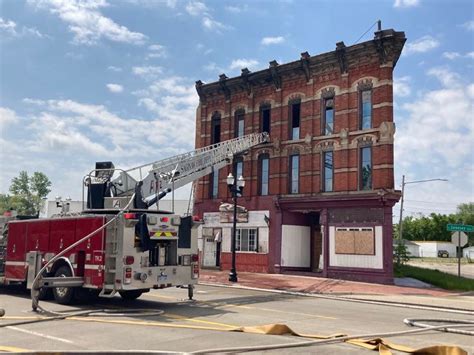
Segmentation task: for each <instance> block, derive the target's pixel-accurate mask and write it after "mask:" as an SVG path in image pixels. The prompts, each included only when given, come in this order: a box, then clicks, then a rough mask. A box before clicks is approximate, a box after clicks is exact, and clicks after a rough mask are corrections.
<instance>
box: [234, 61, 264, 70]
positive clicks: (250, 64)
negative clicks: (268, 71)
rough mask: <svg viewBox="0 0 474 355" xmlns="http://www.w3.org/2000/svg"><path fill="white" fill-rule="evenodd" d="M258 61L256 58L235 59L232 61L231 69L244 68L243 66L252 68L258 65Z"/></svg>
mask: <svg viewBox="0 0 474 355" xmlns="http://www.w3.org/2000/svg"><path fill="white" fill-rule="evenodd" d="M258 64H259V63H258V61H257V60H255V59H235V60H233V61H232V63H230V65H229V69H230V70H235V69H242V68H248V69H252V68H255V67H256V66H257V65H258Z"/></svg>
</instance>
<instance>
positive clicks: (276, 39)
mask: <svg viewBox="0 0 474 355" xmlns="http://www.w3.org/2000/svg"><path fill="white" fill-rule="evenodd" d="M283 42H285V37H282V36H278V37H263V38H262V41H261V42H260V43H261V44H262V45H264V46H268V45H271V44H280V43H283Z"/></svg>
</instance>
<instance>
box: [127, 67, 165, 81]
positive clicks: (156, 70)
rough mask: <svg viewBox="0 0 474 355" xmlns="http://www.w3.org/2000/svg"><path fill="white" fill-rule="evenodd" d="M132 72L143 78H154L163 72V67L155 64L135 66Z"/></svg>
mask: <svg viewBox="0 0 474 355" xmlns="http://www.w3.org/2000/svg"><path fill="white" fill-rule="evenodd" d="M132 72H133V74H135V75H138V76H140V77H142V78H143V79H149V80H153V79H156V78H157V77H158V76H159V75H160V74H162V73H163V68H162V67H154V66H144V67H133V68H132Z"/></svg>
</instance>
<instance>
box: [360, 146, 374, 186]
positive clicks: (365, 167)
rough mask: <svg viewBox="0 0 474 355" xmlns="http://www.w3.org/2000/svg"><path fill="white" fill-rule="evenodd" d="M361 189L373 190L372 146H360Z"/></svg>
mask: <svg viewBox="0 0 474 355" xmlns="http://www.w3.org/2000/svg"><path fill="white" fill-rule="evenodd" d="M359 189H360V190H372V146H370V145H366V146H362V147H360V148H359Z"/></svg>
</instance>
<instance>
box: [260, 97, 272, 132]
mask: <svg viewBox="0 0 474 355" xmlns="http://www.w3.org/2000/svg"><path fill="white" fill-rule="evenodd" d="M270 129H271V106H270V104H262V105H261V106H260V132H267V133H270Z"/></svg>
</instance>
